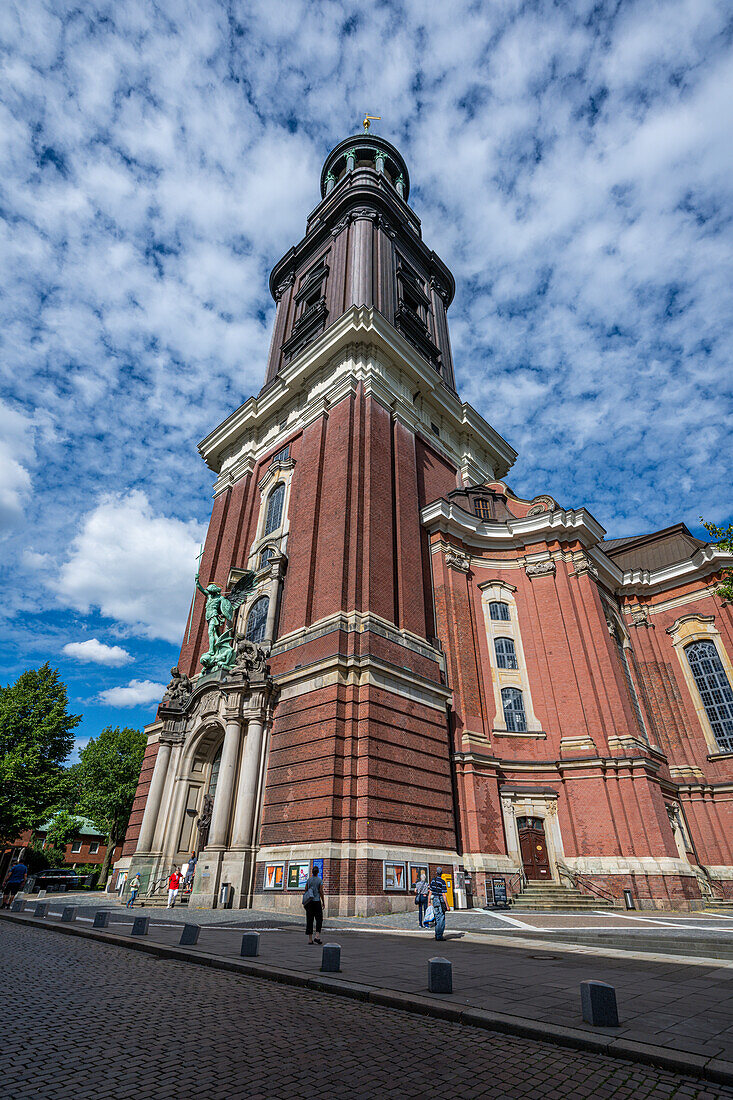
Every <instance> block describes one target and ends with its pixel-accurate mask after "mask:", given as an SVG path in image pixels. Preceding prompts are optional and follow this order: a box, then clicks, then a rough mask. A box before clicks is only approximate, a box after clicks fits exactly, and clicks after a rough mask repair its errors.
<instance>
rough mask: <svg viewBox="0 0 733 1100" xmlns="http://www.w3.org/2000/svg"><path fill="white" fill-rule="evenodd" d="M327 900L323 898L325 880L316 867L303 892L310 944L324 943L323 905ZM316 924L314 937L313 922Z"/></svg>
mask: <svg viewBox="0 0 733 1100" xmlns="http://www.w3.org/2000/svg"><path fill="white" fill-rule="evenodd" d="M324 901H325V898H324V896H323V879H322V878H321V876H320V875H319V874H318V870H317V869H316V868H315V867H314V868H313V874H312V875H311V877H310V878H309V879H308V881H307V882H306V884H305V890H304V891H303V906H304V908H305V934H306V936H307V937H308V943H319V944H320V943H323V940H322V939H321V938H320V935H321V928H322V927H323V905H324ZM314 920H315V922H316V935H315V938H314V936H313V921H314Z"/></svg>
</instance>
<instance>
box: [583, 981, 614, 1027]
mask: <svg viewBox="0 0 733 1100" xmlns="http://www.w3.org/2000/svg"><path fill="white" fill-rule="evenodd" d="M580 1008H581V1011H582V1013H583V1019H584V1020H585V1022H586V1023H587V1024H592V1025H593V1027H618V1007H617V1005H616V990H615V989H614V988H613V986H612V985H607V983H606V982H581V983H580Z"/></svg>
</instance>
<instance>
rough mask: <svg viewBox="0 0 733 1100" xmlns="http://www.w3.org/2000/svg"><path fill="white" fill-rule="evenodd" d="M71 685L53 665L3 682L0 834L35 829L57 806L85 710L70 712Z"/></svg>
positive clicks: (7, 837) (0, 693) (0, 701)
mask: <svg viewBox="0 0 733 1100" xmlns="http://www.w3.org/2000/svg"><path fill="white" fill-rule="evenodd" d="M68 702H69V701H68V696H67V694H66V685H65V684H64V682H63V681H62V680H61V679H60V678H59V674H58V670H57V669H52V668H51V667H50V666H49V665H48V664H45V665H43V666H42V667H41V668H37V669H36V668H31V669H28V670H27V671H26V672H24V673H23V674H22V675H21V676H19V677H18V679H17V680H16V681H15V683H14V684H8V685H7V687H0V837H2V838H3V839H4V840H15V838H16V837H17V836H18V835H19V834H20V833H22V832H23V830H24V829H33V828H36V827H37V826H38V825H40V823H41V822H42V820H43V818H44V817H46V815H47V814H48V811H49V808H51V807H53V806H55V805H56V803H57V801H58V799H59V795H60V792H61V789H62V787H63V782H64V780H63V769H62V765H63V763H64V761H65V760H66V758H67V757H68V755H69V753H70V752H71V749H72V746H73V744H74V735H73V732H72V731H73V730H74V729H75V728H76V727H77V726H78V724H79V722H80V721H81V715H78V714H69V710H68Z"/></svg>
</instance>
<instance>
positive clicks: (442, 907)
mask: <svg viewBox="0 0 733 1100" xmlns="http://www.w3.org/2000/svg"><path fill="white" fill-rule="evenodd" d="M442 873H443V868H442V867H438V868H436V871H435V875H434V877H433V878H431V880H430V893H431V895H432V897H431V900H432V903H433V909H434V910H435V938H436V940H442V939H443V933H444V932H445V914H446V913H447V912H448V902H447V901H446V900H445V892H446V890H447V889H448V887H447V886H446V884H445V879H443V878H442Z"/></svg>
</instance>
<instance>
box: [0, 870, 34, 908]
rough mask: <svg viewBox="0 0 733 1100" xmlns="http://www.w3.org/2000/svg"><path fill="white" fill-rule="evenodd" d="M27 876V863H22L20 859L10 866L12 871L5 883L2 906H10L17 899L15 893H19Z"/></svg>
mask: <svg viewBox="0 0 733 1100" xmlns="http://www.w3.org/2000/svg"><path fill="white" fill-rule="evenodd" d="M27 878H28V868H27V867H26V865H25V863H21V862H20V860H18V862H17V863H14V864H13V866H12V867H11V868H10V871H9V872H8V874H7V876H6V878H5V885H4V886H3V903H2V906H0V908H2V909H9V908H10V906H11V905H12V903H13V901H14V900H15V895H16V894H17V893H18V891H19V890H20V888H21V886H22V885H23V883H24V882H25V880H26V879H27Z"/></svg>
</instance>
